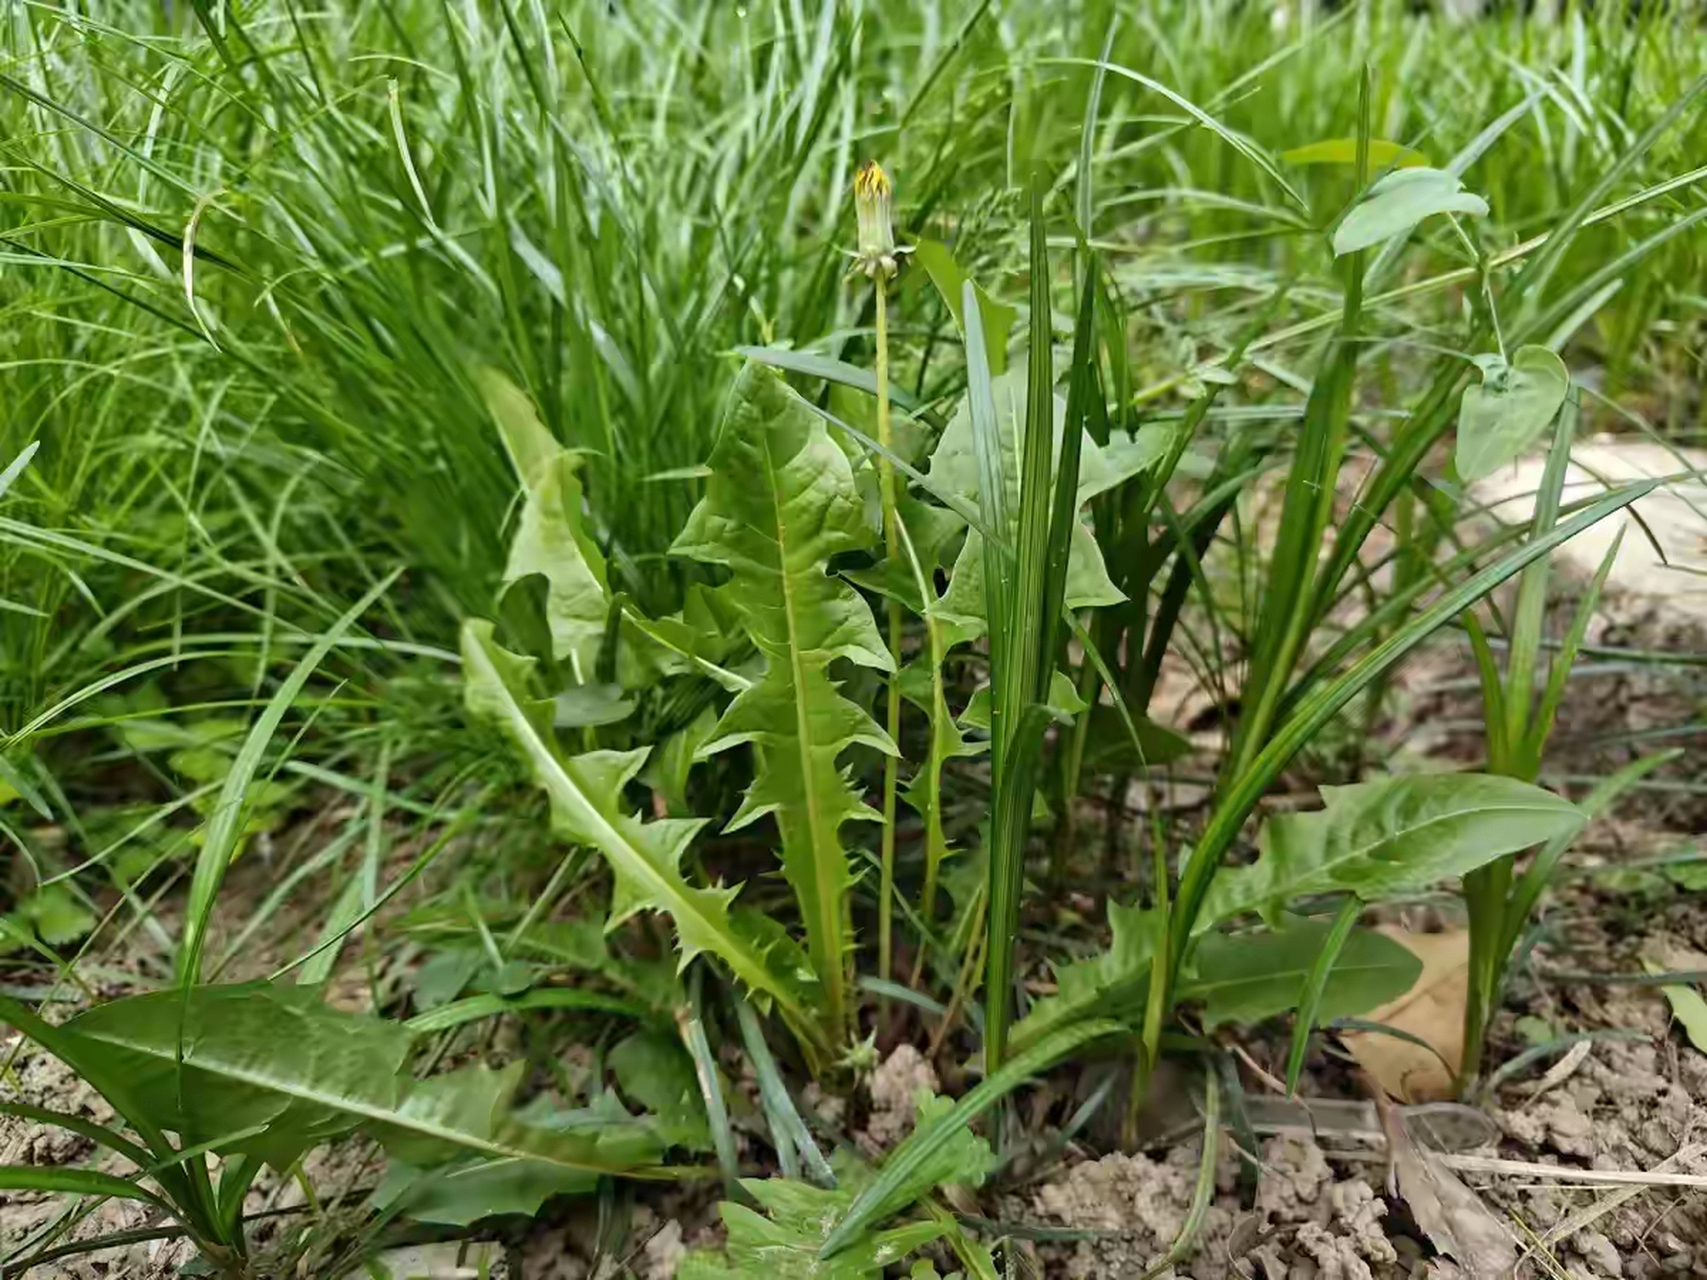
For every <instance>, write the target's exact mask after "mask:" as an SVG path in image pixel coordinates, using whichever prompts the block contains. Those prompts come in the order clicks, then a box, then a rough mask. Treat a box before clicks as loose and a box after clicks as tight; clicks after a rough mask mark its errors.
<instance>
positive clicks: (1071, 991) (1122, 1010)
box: [1008, 899, 1163, 1053]
mask: <svg viewBox="0 0 1707 1280" xmlns="http://www.w3.org/2000/svg"><path fill="white" fill-rule="evenodd" d="M1108 927H1109V932H1110V934H1111V935H1112V936H1111V939H1110V941H1109V945H1108V950H1107V951H1104V952H1102V953H1101V954H1100V955H1096V956H1093V957H1091V958H1090V959H1088V960H1074V961H1071V962H1069V963H1067V964H1063V965H1060V966H1059V967H1057V969H1056V970H1055V994H1054V995H1049V996H1043V997H1042V998H1041V999H1039V1000H1037V1001H1035V1002H1033V1004H1032V1006H1031V1011H1030V1012H1029V1013H1027V1014H1026V1016H1025V1017H1023V1018H1021V1019H1020V1020H1019V1021H1018V1022H1016V1023H1015V1024H1014V1027H1013V1030H1012V1031H1010V1032H1009V1033H1008V1046H1009V1048H1010V1049H1011V1050H1012V1051H1013V1052H1015V1053H1020V1052H1023V1051H1024V1050H1025V1049H1027V1048H1028V1047H1030V1046H1031V1045H1033V1044H1036V1043H1037V1042H1038V1041H1039V1040H1041V1039H1043V1038H1044V1037H1045V1036H1047V1035H1048V1034H1049V1033H1050V1032H1052V1031H1054V1030H1056V1029H1057V1028H1059V1027H1064V1026H1070V1025H1071V1024H1073V1023H1075V1022H1082V1021H1084V1020H1086V1019H1088V1018H1125V1017H1132V1016H1136V1015H1138V1014H1141V1013H1142V1011H1143V1007H1144V998H1145V996H1146V994H1147V993H1148V991H1149V987H1150V960H1151V958H1152V957H1153V956H1154V955H1155V954H1156V950H1157V948H1158V947H1159V946H1160V945H1161V941H1162V928H1163V920H1162V916H1161V913H1159V912H1157V911H1155V910H1153V909H1151V908H1147V907H1123V906H1121V905H1120V903H1118V902H1115V901H1113V900H1112V899H1111V900H1110V901H1109V904H1108Z"/></svg>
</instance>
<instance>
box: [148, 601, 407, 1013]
mask: <svg viewBox="0 0 1707 1280" xmlns="http://www.w3.org/2000/svg"><path fill="white" fill-rule="evenodd" d="M401 572H402V570H401V569H396V570H393V571H392V572H391V573H389V574H387V575H386V577H385V578H384V579H382V580H381V581H380V582H378V583H377V584H375V585H374V586H373V587H372V588H371V589H370V590H369V591H368V593H367V594H366V595H364V596H363V597H362V598H361V599H360V600H358V601H356V603H355V604H353V605H352V606H350V608H349V610H348V611H346V612H345V614H344V616H343V617H341V618H339V619H338V620H337V621H336V622H334V623H333V624H332V626H331V628H330V629H329V630H328V631H327V632H326V633H325V634H324V635H322V636H321V637H320V639H319V640H318V641H316V642H315V644H314V647H313V648H311V649H310V650H309V651H308V652H307V653H305V654H303V655H302V658H301V659H300V660H299V661H298V662H297V664H296V667H295V668H294V669H293V670H292V671H291V673H290V675H288V676H287V677H285V680H284V683H282V684H281V685H279V688H278V691H277V692H276V693H274V694H273V696H272V697H271V698H270V699H269V700H268V702H267V705H266V708H265V710H263V711H262V712H261V714H260V716H259V718H257V719H256V721H255V723H254V725H253V726H252V727H251V728H250V730H249V736H248V737H247V738H246V739H244V742H243V746H242V748H241V749H240V750H239V751H238V753H237V759H236V760H235V761H234V762H233V764H232V766H231V772H230V773H228V774H226V776H225V783H224V785H223V786H222V787H221V788H220V792H219V799H218V800H217V801H216V802H215V807H214V811H213V816H212V817H211V818H210V819H209V820H208V824H207V831H206V833H205V836H204V839H203V843H202V848H201V852H200V853H199V854H198V855H197V857H196V869H195V873H194V875H193V877H192V879H191V881H190V892H189V898H188V900H187V901H186V903H185V906H184V936H183V941H182V942H181V943H180V945H179V949H178V984H179V986H181V987H183V988H184V989H185V990H188V989H189V988H190V987H192V986H194V985H195V984H196V982H197V980H198V979H199V978H200V976H201V957H202V948H203V946H204V945H205V943H206V939H207V925H208V918H209V917H210V916H211V915H212V914H213V904H214V899H215V898H217V897H218V896H219V886H220V883H221V882H222V881H223V880H224V879H225V872H226V868H228V867H229V866H230V865H231V860H232V858H234V857H235V856H236V854H237V846H238V842H239V841H240V840H241V839H242V837H243V818H244V799H245V797H246V796H247V795H248V792H249V786H250V784H251V783H252V782H254V780H255V775H256V774H257V773H258V772H259V771H260V768H261V758H262V756H263V755H264V754H265V752H266V749H267V744H268V743H269V742H271V741H272V738H273V734H274V733H276V732H277V731H278V727H279V725H280V724H281V723H283V721H284V718H285V714H286V713H287V712H288V711H289V710H290V709H291V707H292V706H293V705H295V703H296V699H297V697H298V695H299V694H301V692H302V690H303V687H304V686H305V685H306V684H307V683H308V678H309V677H310V676H312V675H313V674H314V672H315V670H316V669H317V668H318V667H319V666H320V663H321V661H322V660H323V659H324V658H325V657H326V655H327V654H328V653H330V652H331V651H332V647H333V646H334V645H336V644H337V643H338V641H339V640H340V639H341V638H342V637H343V634H344V632H346V631H348V630H349V629H350V628H351V627H353V626H354V625H355V624H356V621H357V619H359V618H360V617H361V616H362V615H363V614H364V613H366V612H367V611H368V609H369V608H371V607H372V606H373V604H374V602H375V601H376V600H378V599H379V598H380V597H381V596H382V595H384V594H385V593H386V592H387V591H389V590H390V589H391V584H392V583H393V582H395V581H396V580H397V577H398V575H399V574H400V573H401Z"/></svg>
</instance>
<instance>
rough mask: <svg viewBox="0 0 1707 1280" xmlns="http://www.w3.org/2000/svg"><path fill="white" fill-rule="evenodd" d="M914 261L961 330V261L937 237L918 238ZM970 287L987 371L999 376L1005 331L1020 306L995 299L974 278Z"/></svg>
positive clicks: (963, 324)
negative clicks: (981, 324)
mask: <svg viewBox="0 0 1707 1280" xmlns="http://www.w3.org/2000/svg"><path fill="white" fill-rule="evenodd" d="M913 261H914V262H916V263H918V264H919V265H920V266H921V267H923V268H924V269H925V274H926V275H928V276H930V279H931V283H932V284H933V285H935V286H936V291H937V292H938V293H940V294H941V295H942V300H943V301H944V302H945V303H947V304H948V309H949V312H950V313H951V314H952V315H953V316H954V323H955V324H957V325H959V326H960V327H961V329H963V330H964V329H965V327H966V316H965V304H964V302H963V300H962V297H961V291H962V289H963V288H964V286H965V284H966V273H965V272H964V271H962V270H961V269H960V264H959V263H958V262H956V261H955V260H954V255H953V254H952V253H950V252H949V251H948V246H946V245H944V244H942V243H940V242H939V241H936V240H920V241H919V242H918V243H917V244H915V245H914V246H913ZM972 288H973V289H974V290H975V291H976V293H977V297H978V311H979V315H980V318H981V319H982V320H983V321H984V342H985V347H986V355H987V356H988V358H989V361H990V372H991V373H992V374H995V375H998V376H999V375H1000V374H1002V373H1003V372H1005V371H1006V370H1007V367H1008V335H1009V334H1010V333H1012V332H1013V327H1014V321H1016V320H1018V319H1019V309H1018V308H1016V307H1013V306H1010V305H1009V304H1008V303H1006V302H998V301H996V300H995V299H994V298H992V297H991V296H990V295H989V294H987V293H985V292H984V287H983V286H982V285H980V284H978V283H977V282H976V281H974V282H973V285H972Z"/></svg>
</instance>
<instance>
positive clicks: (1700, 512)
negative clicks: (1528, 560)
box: [1471, 437, 1707, 625]
mask: <svg viewBox="0 0 1707 1280" xmlns="http://www.w3.org/2000/svg"><path fill="white" fill-rule="evenodd" d="M1545 467H1546V458H1545V457H1544V456H1541V455H1537V456H1534V457H1528V458H1523V459H1521V460H1519V461H1518V462H1515V463H1513V464H1512V465H1511V466H1509V467H1505V468H1503V469H1501V470H1500V471H1498V472H1496V473H1495V474H1494V475H1491V476H1489V477H1488V478H1487V479H1485V480H1481V481H1478V482H1477V483H1476V484H1475V485H1473V486H1472V487H1471V493H1472V494H1473V495H1474V497H1475V498H1476V499H1477V501H1479V502H1483V503H1486V504H1487V505H1488V506H1489V507H1490V508H1491V509H1492V511H1493V514H1494V515H1496V516H1497V517H1498V518H1499V519H1500V520H1502V521H1504V522H1506V523H1515V522H1520V521H1525V520H1528V519H1529V517H1530V513H1531V512H1532V511H1533V510H1534V503H1535V491H1536V489H1537V488H1538V487H1539V486H1540V484H1541V473H1542V471H1543V469H1544V468H1545ZM1688 470H1696V471H1701V470H1707V451H1703V450H1699V449H1678V450H1672V449H1667V448H1664V447H1662V446H1660V445H1657V444H1650V443H1647V442H1646V441H1640V440H1630V439H1626V438H1624V437H1618V438H1605V437H1603V438H1601V439H1598V440H1594V441H1587V442H1584V443H1581V444H1579V445H1577V447H1576V448H1574V449H1572V450H1571V466H1570V468H1569V470H1567V472H1566V473H1565V490H1564V493H1563V495H1562V498H1561V501H1562V502H1563V503H1565V504H1569V503H1572V502H1576V501H1579V500H1581V499H1584V498H1595V497H1598V496H1599V495H1601V494H1603V493H1605V492H1607V490H1608V489H1611V488H1620V487H1622V486H1623V485H1626V484H1630V483H1632V482H1634V481H1638V480H1644V479H1652V478H1658V477H1662V476H1671V475H1677V474H1678V473H1680V472H1684V471H1688ZM1634 509H1635V511H1636V512H1637V514H1639V515H1640V517H1641V520H1642V523H1643V524H1645V525H1646V526H1647V529H1648V531H1649V532H1651V533H1652V534H1653V538H1654V542H1657V543H1658V544H1659V547H1660V550H1663V551H1664V553H1665V555H1664V559H1663V560H1662V559H1661V556H1660V554H1659V552H1658V551H1656V550H1655V547H1654V543H1653V542H1650V541H1649V540H1648V536H1647V533H1644V532H1643V529H1642V528H1641V526H1640V525H1638V524H1637V523H1636V520H1635V518H1634V517H1633V516H1631V515H1629V514H1627V513H1620V514H1618V515H1614V516H1609V517H1608V518H1606V519H1605V520H1602V521H1600V522H1599V523H1598V524H1595V525H1593V526H1591V527H1590V528H1588V529H1585V530H1584V531H1583V532H1581V533H1579V534H1577V536H1576V537H1574V538H1572V539H1571V540H1570V541H1568V542H1566V543H1565V544H1564V545H1563V546H1561V547H1560V548H1559V549H1558V550H1557V551H1555V552H1554V553H1553V555H1554V558H1555V563H1558V564H1561V565H1566V566H1569V568H1570V569H1571V571H1572V572H1573V574H1574V576H1577V577H1581V578H1584V579H1587V578H1590V577H1592V576H1593V575H1594V573H1595V571H1596V570H1597V569H1599V567H1600V562H1601V560H1602V559H1603V558H1604V557H1605V555H1606V553H1607V551H1608V549H1609V548H1610V547H1611V546H1612V541H1613V539H1614V538H1615V537H1617V535H1618V531H1619V530H1620V529H1623V530H1624V531H1625V532H1624V543H1623V546H1622V547H1621V548H1620V550H1619V553H1618V559H1617V562H1616V563H1615V564H1614V565H1613V568H1612V573H1611V576H1610V577H1609V578H1608V579H1607V589H1608V591H1611V592H1621V593H1624V594H1628V595H1632V596H1648V597H1662V598H1664V600H1665V601H1666V603H1667V607H1668V609H1669V610H1670V611H1671V612H1672V613H1673V614H1674V615H1675V616H1677V617H1678V618H1679V619H1680V620H1681V619H1683V618H1685V617H1687V618H1690V619H1693V620H1695V621H1698V622H1700V623H1702V624H1703V625H1707V485H1703V484H1702V483H1700V482H1699V481H1698V480H1686V481H1683V482H1680V483H1676V484H1666V485H1662V486H1661V487H1660V488H1659V489H1656V490H1655V491H1654V492H1653V493H1651V494H1649V495H1648V496H1647V497H1645V498H1643V499H1641V500H1640V501H1639V502H1637V503H1636V504H1635V507H1634Z"/></svg>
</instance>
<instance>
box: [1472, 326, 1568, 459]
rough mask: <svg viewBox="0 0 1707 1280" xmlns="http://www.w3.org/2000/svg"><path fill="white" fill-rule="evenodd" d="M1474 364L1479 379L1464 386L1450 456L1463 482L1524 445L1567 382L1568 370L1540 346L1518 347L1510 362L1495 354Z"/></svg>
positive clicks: (1555, 407) (1548, 417) (1554, 409)
mask: <svg viewBox="0 0 1707 1280" xmlns="http://www.w3.org/2000/svg"><path fill="white" fill-rule="evenodd" d="M1476 363H1477V364H1478V365H1479V366H1480V367H1481V370H1482V381H1481V383H1480V385H1478V386H1474V387H1466V388H1465V389H1464V399H1463V400H1462V401H1461V402H1460V404H1459V406H1458V441H1457V445H1456V447H1455V448H1454V450H1453V455H1452V460H1453V462H1454V464H1455V465H1456V466H1457V468H1458V475H1459V478H1460V479H1463V480H1480V479H1481V478H1482V477H1483V476H1487V475H1492V474H1493V473H1494V472H1495V471H1497V470H1499V468H1501V467H1503V466H1504V465H1505V464H1506V463H1508V462H1510V461H1511V460H1512V459H1513V458H1515V457H1517V455H1518V454H1520V453H1522V452H1523V451H1524V449H1526V448H1528V446H1529V444H1530V442H1531V441H1533V440H1534V439H1535V437H1536V436H1538V435H1540V434H1541V432H1542V431H1543V430H1544V429H1545V428H1546V426H1547V424H1548V423H1549V422H1551V421H1553V415H1554V414H1556V413H1558V412H1559V406H1560V405H1561V404H1563V403H1564V402H1565V393H1566V392H1567V391H1568V390H1570V386H1571V371H1570V370H1569V369H1567V368H1566V367H1565V362H1564V361H1563V360H1561V359H1559V357H1558V355H1557V354H1555V353H1554V352H1552V351H1549V350H1548V349H1547V348H1546V347H1535V346H1530V347H1519V348H1518V349H1517V351H1516V353H1515V354H1514V355H1513V356H1512V358H1511V363H1510V364H1507V363H1506V362H1505V361H1504V360H1502V359H1501V358H1500V357H1499V356H1495V355H1488V356H1481V357H1478V359H1477V360H1476Z"/></svg>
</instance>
